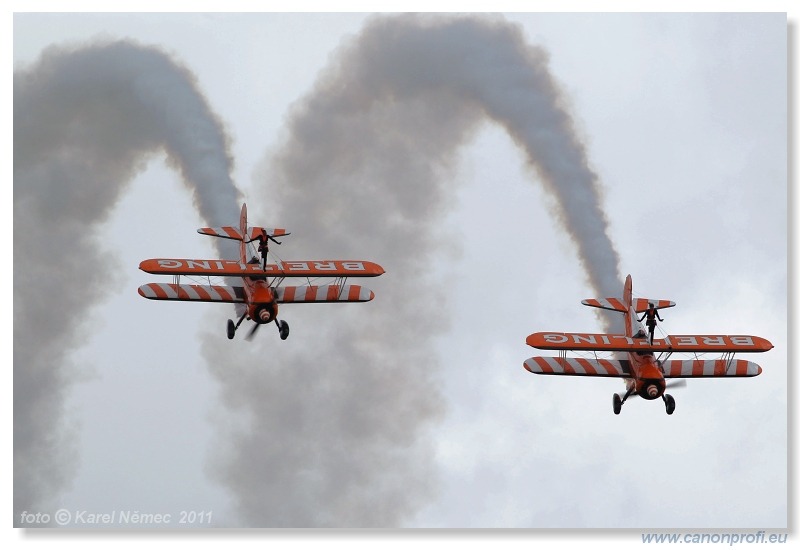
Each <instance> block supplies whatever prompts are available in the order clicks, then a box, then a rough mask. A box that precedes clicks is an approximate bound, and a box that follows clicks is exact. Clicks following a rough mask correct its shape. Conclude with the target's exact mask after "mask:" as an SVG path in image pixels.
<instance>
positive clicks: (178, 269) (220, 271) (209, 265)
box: [139, 258, 384, 277]
mask: <svg viewBox="0 0 800 550" xmlns="http://www.w3.org/2000/svg"><path fill="white" fill-rule="evenodd" d="M139 269H141V270H142V271H145V272H147V273H152V274H154V275H198V276H212V277H264V276H268V277H377V276H378V275H382V274H383V273H384V270H383V268H382V267H381V266H379V265H378V264H376V263H374V262H367V261H363V260H309V261H286V262H280V263H275V264H267V267H266V269H263V268H262V266H261V264H258V263H254V264H243V263H241V262H238V261H236V260H187V259H172V258H156V259H152V260H144V261H143V262H141V263H140V264H139Z"/></svg>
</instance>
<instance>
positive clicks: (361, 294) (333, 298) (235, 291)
mask: <svg viewBox="0 0 800 550" xmlns="http://www.w3.org/2000/svg"><path fill="white" fill-rule="evenodd" d="M275 290H276V292H277V297H276V301H277V302H278V303H283V304H289V303H291V304H311V303H330V302H369V301H370V300H372V299H373V298H374V297H375V294H374V293H373V292H372V291H371V290H369V289H368V288H364V287H362V286H359V285H318V286H285V287H279V288H277V289H275ZM139 294H140V295H142V296H144V297H145V298H149V299H151V300H173V301H179V302H222V303H231V304H236V303H244V302H245V293H244V288H243V287H240V286H222V285H188V284H174V283H148V284H146V285H142V286H140V287H139Z"/></svg>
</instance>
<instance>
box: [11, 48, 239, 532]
mask: <svg viewBox="0 0 800 550" xmlns="http://www.w3.org/2000/svg"><path fill="white" fill-rule="evenodd" d="M227 146H228V144H227V140H226V137H225V134H224V132H223V130H222V127H221V125H220V123H219V122H218V121H217V120H216V118H215V117H214V115H213V114H212V113H211V111H210V109H209V107H208V105H207V104H206V101H205V99H204V98H203V97H202V95H201V94H200V93H199V92H198V90H197V88H196V83H195V80H194V77H193V76H192V75H191V74H190V73H189V72H188V71H187V70H186V69H184V68H183V67H181V66H179V65H177V64H176V63H175V62H174V61H173V60H172V59H170V58H169V57H168V56H167V55H166V54H164V53H163V52H161V51H159V50H157V49H153V48H148V47H143V46H140V45H136V44H133V43H130V42H114V43H103V44H95V45H91V46H86V47H75V48H71V49H70V48H60V47H53V48H50V49H48V50H47V51H46V52H45V53H44V54H43V55H42V57H41V59H40V60H39V61H38V62H37V63H36V64H35V65H33V66H31V67H28V68H24V69H19V70H16V71H15V73H14V510H15V514H14V517H15V518H19V514H18V513H17V512H19V511H21V510H45V509H48V508H47V507H48V506H50V505H51V504H52V499H53V498H55V496H57V494H58V492H59V491H61V490H63V489H64V487H65V486H66V484H67V483H68V482H69V481H70V479H71V477H72V476H73V475H74V458H75V457H74V448H73V447H74V445H73V443H72V435H71V433H70V430H69V428H68V427H67V426H65V425H64V423H63V420H62V417H63V409H64V399H65V394H66V391H67V389H68V388H69V386H70V384H71V381H72V379H73V377H74V375H75V369H74V367H73V366H72V365H70V364H69V361H68V356H69V353H70V351H72V350H73V349H75V348H77V347H78V346H79V345H80V343H81V340H82V338H81V337H83V336H85V332H86V329H85V327H82V326H81V323H80V319H82V318H83V316H84V313H85V312H86V311H87V309H89V308H90V307H91V305H92V304H95V303H97V302H99V301H100V300H102V298H103V297H104V295H105V292H106V290H107V289H108V288H109V287H110V283H109V281H108V280H109V277H110V276H113V273H112V272H110V271H111V270H110V269H109V262H108V259H107V258H102V259H101V258H100V252H99V250H98V248H97V246H96V244H95V237H94V228H96V227H97V225H98V224H99V223H101V222H102V221H104V220H105V219H106V217H107V215H108V213H109V211H110V209H111V208H112V207H113V206H114V204H115V203H116V201H117V200H118V198H119V197H120V194H121V192H122V190H123V189H124V188H125V186H126V184H127V183H128V182H129V181H130V180H131V179H132V178H133V177H134V176H135V175H136V173H137V172H139V171H140V170H142V169H143V168H144V166H145V163H146V161H147V159H148V158H150V156H151V155H152V154H153V153H156V152H158V151H163V150H165V151H166V152H167V154H168V160H169V162H171V163H172V164H174V165H175V167H176V168H177V169H178V170H179V172H180V173H181V175H182V177H183V180H184V181H185V183H186V184H187V186H189V188H190V189H191V190H192V191H193V196H194V203H195V206H196V208H197V209H198V211H199V212H200V214H201V215H202V216H203V218H205V220H206V221H207V222H208V223H210V224H215V225H216V224H219V223H221V222H229V221H230V220H232V219H233V220H235V219H236V217H237V215H238V208H237V202H238V197H237V195H238V192H237V190H236V188H235V186H234V185H233V183H232V181H231V178H230V172H231V163H232V161H231V158H230V156H229V154H228V153H227ZM65 281H80V284H70V285H69V289H68V291H67V289H66V288H65ZM15 521H16V519H15Z"/></svg>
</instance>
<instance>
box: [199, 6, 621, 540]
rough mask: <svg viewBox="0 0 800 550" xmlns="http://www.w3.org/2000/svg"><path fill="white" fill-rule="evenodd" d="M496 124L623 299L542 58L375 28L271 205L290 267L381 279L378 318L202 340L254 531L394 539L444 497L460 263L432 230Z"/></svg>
mask: <svg viewBox="0 0 800 550" xmlns="http://www.w3.org/2000/svg"><path fill="white" fill-rule="evenodd" d="M486 120H490V121H493V122H495V123H496V124H499V125H500V126H502V127H503V128H505V129H506V130H507V131H508V133H509V134H510V135H511V136H512V138H513V139H514V141H515V142H516V143H517V144H518V145H519V146H520V147H521V148H522V149H523V150H524V151H525V154H526V157H527V160H528V162H529V164H530V166H531V167H532V168H533V169H535V171H536V172H537V173H538V175H539V176H540V178H541V181H542V182H543V184H544V185H545V187H546V189H547V190H548V191H549V193H551V194H552V196H553V197H554V199H555V205H556V209H557V218H558V222H559V223H560V224H561V226H562V227H563V229H564V230H565V231H566V232H567V233H568V234H569V235H570V236H571V238H572V239H573V241H574V242H575V244H576V247H577V250H578V256H579V259H580V262H581V265H582V267H583V268H584V270H585V273H586V276H587V278H588V280H589V281H590V283H591V285H592V287H593V288H594V289H595V291H596V292H597V295H598V296H615V295H617V294H618V293H619V289H620V288H621V283H620V278H619V275H618V273H617V271H618V270H617V263H618V262H617V253H616V251H615V250H614V247H613V245H612V243H611V241H610V239H609V237H608V232H607V223H606V220H605V216H604V214H603V210H602V208H601V206H600V198H599V194H598V178H597V176H596V175H595V174H594V173H593V172H592V171H591V169H590V168H589V167H588V163H587V157H586V153H585V151H584V148H583V146H582V144H581V143H580V141H579V139H578V138H577V137H576V135H575V132H574V129H573V125H572V120H571V117H570V115H569V114H568V113H567V112H566V111H565V110H564V108H563V107H562V100H561V98H560V96H559V92H558V87H557V86H556V84H555V83H554V81H553V79H552V77H551V75H550V72H549V70H548V59H547V55H546V53H545V52H544V51H543V50H541V49H539V48H536V47H532V46H530V45H528V44H526V42H525V39H524V36H523V33H522V31H521V30H520V29H519V28H518V27H517V26H515V25H512V24H509V23H507V22H505V21H503V20H500V19H490V18H485V17H480V18H478V17H430V16H412V15H403V16H390V17H376V18H373V19H372V20H371V21H370V22H369V23H368V24H367V25H366V26H365V28H364V29H363V32H361V33H360V35H359V36H357V37H356V38H355V39H353V40H352V41H351V42H349V43H347V44H345V45H344V46H343V47H342V48H341V50H340V51H339V52H337V54H336V55H335V56H334V57H333V58H332V60H331V63H330V66H329V67H328V68H327V69H326V70H325V71H324V73H323V74H321V76H320V77H319V79H318V80H317V82H316V84H315V86H314V88H313V90H311V91H310V93H309V94H308V95H307V96H306V97H305V98H303V99H302V100H301V101H299V102H298V103H297V104H296V105H295V107H294V109H293V111H292V113H291V116H290V119H289V121H288V127H287V135H286V139H285V142H284V143H283V145H282V146H281V148H280V149H279V150H278V152H277V153H276V154H275V155H274V156H273V157H272V158H271V159H270V161H269V163H268V165H267V166H266V168H265V173H264V176H263V177H264V180H265V187H264V193H263V204H265V205H269V206H270V207H272V208H273V209H274V210H276V212H275V213H274V214H272V216H273V218H274V220H277V221H276V222H275V223H276V224H278V223H279V225H280V226H282V227H283V226H285V227H288V228H289V229H290V230H292V231H294V233H293V236H292V237H290V239H293V240H292V242H291V247H292V252H291V258H299V257H305V256H309V257H311V256H317V257H325V258H328V257H331V256H337V257H342V258H360V259H369V260H374V261H377V262H379V263H381V264H382V265H383V266H384V267H385V268H386V270H387V273H386V275H384V276H383V277H381V278H380V279H377V280H375V281H374V282H373V281H369V282H368V283H367V284H368V285H369V286H371V287H372V288H374V289H375V290H376V294H377V298H376V300H375V301H374V302H372V303H370V304H364V305H350V306H332V307H331V308H329V309H328V310H327V311H324V310H323V309H325V308H321V307H319V308H315V307H309V308H307V309H303V310H302V311H301V308H303V307H304V306H295V309H292V310H291V313H286V314H287V315H290V317H287V318H288V319H291V320H292V322H293V323H295V321H296V324H293V325H292V326H293V327H294V328H293V333H292V336H290V338H289V341H288V342H286V343H281V342H279V341H277V339H276V335H275V334H269V335H263V334H259V338H257V339H256V341H254V342H253V345H251V346H249V347H246V346H245V347H236V348H232V347H228V348H222V347H220V346H218V345H217V344H216V343H215V339H214V337H213V336H209V338H207V339H206V340H205V345H204V354H205V355H206V357H207V358H208V362H209V365H211V366H212V367H211V368H212V371H213V372H214V373H215V376H216V377H217V378H218V380H219V381H220V384H221V388H222V395H223V400H224V403H225V405H226V406H227V407H228V410H230V411H235V412H236V414H237V415H238V418H231V417H226V419H225V420H224V421H223V422H225V425H224V426H222V427H221V428H220V430H221V432H222V437H223V439H222V441H221V442H220V444H219V445H217V446H216V447H217V449H218V453H217V455H216V458H215V471H216V474H217V476H218V477H219V479H221V480H222V482H223V483H224V484H226V485H227V486H229V487H230V488H231V490H232V491H233V494H234V496H235V499H236V503H237V508H238V512H239V515H240V516H241V518H242V522H243V524H244V525H248V526H296V527H326V526H327V527H334V526H335V527H396V526H402V525H404V523H405V522H407V521H409V520H410V519H412V518H413V517H414V513H415V512H416V511H417V510H418V509H419V507H420V506H421V504H424V503H425V502H426V501H427V499H429V498H430V497H431V496H432V495H433V494H435V492H436V479H437V475H436V471H435V466H434V463H433V458H432V445H431V440H430V438H431V433H432V429H433V427H434V426H435V423H436V420H437V419H439V418H441V415H442V414H443V412H444V410H443V407H442V405H441V403H442V400H443V398H442V393H441V392H440V390H439V380H438V378H437V374H438V373H439V359H438V358H437V357H436V353H435V347H434V343H435V336H436V335H437V334H441V333H442V332H443V331H445V330H446V329H447V319H448V316H447V300H448V299H453V300H456V299H462V297H448V296H447V292H446V288H445V287H444V286H443V285H439V284H438V283H437V279H436V276H435V275H434V274H432V273H431V267H432V266H435V265H436V255H437V253H441V252H443V251H446V250H448V249H449V248H450V247H451V246H453V245H452V244H451V243H449V242H447V241H445V240H443V239H442V238H441V237H438V236H437V231H436V227H437V221H438V220H439V219H441V217H442V216H444V215H445V214H447V212H448V211H449V203H450V201H449V200H448V198H449V197H450V196H452V192H453V183H452V182H453V179H454V178H452V175H453V168H454V166H455V162H456V160H457V154H458V150H459V147H460V146H461V145H463V144H464V143H465V142H467V141H468V140H469V139H470V138H471V137H472V136H473V135H474V132H475V131H476V129H477V128H478V127H479V125H480V124H481V123H483V122H485V121H486ZM252 211H253V210H252V209H251V212H252ZM301 235H302V236H304V237H305V238H301ZM279 252H283V251H282V250H279ZM521 253H524V251H522V252H521ZM439 257H441V254H440V255H439ZM465 299H466V298H465ZM309 309H315V310H316V311H313V312H310V313H309ZM285 310H289V307H286V308H285ZM331 319H333V320H331ZM220 330H221V329H220ZM265 330H266V329H265ZM219 332H220V331H218V333H219ZM269 332H274V331H269ZM523 336H524V335H520V337H521V338H522V337H523ZM265 340H266V343H264V341H265ZM231 426H235V427H231Z"/></svg>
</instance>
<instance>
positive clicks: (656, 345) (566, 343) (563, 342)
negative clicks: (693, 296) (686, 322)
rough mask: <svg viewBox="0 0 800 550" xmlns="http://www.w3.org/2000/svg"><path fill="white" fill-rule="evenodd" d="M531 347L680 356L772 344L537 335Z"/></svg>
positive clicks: (722, 338)
mask: <svg viewBox="0 0 800 550" xmlns="http://www.w3.org/2000/svg"><path fill="white" fill-rule="evenodd" d="M525 341H526V342H527V343H528V345H529V346H533V347H534V348H538V349H546V350H576V351H626V352H651V353H658V352H677V353H725V352H736V353H738V352H743V353H755V352H763V351H769V350H771V349H772V347H773V346H772V344H771V343H770V342H769V340H766V339H764V338H761V337H759V336H744V335H742V336H729V335H685V336H684V335H678V336H669V337H667V338H664V339H658V338H657V339H655V340H653V342H652V344H651V343H650V341H649V340H648V339H646V338H632V337H630V336H625V335H623V334H580V333H571V332H536V333H534V334H531V335H530V336H528V338H527V339H526V340H525Z"/></svg>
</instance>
